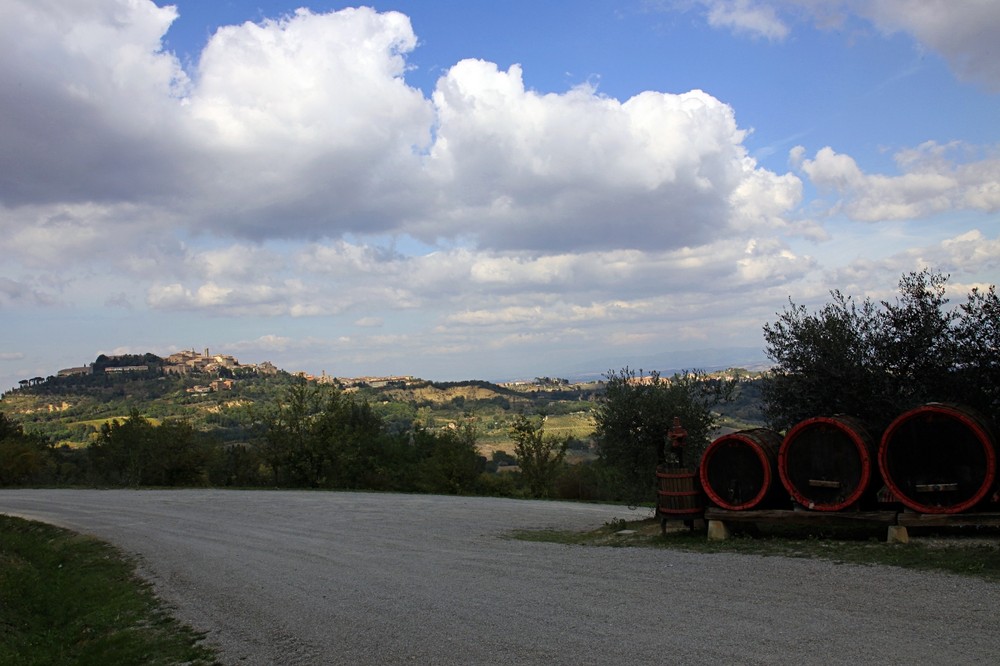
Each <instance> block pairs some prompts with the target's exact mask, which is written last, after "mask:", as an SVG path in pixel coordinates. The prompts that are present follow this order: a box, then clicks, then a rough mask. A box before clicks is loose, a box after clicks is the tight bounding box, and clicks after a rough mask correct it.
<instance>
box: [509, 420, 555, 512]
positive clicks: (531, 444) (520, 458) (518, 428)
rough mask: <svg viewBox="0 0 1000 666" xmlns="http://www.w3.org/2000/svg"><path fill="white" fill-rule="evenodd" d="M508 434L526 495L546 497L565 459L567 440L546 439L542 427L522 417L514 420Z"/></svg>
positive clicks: (540, 423) (548, 437) (540, 424)
mask: <svg viewBox="0 0 1000 666" xmlns="http://www.w3.org/2000/svg"><path fill="white" fill-rule="evenodd" d="M510 434H511V437H512V438H513V439H514V455H515V456H517V464H518V466H519V467H520V468H521V478H523V479H524V482H525V484H526V485H527V486H528V492H530V493H531V494H532V496H534V497H548V496H549V493H550V492H551V491H552V486H553V484H554V483H555V480H556V477H557V476H558V475H559V471H560V470H561V469H562V466H563V461H564V460H565V458H566V448H567V447H568V446H569V438H568V437H551V436H546V435H545V425H544V423H543V422H534V421H532V420H531V419H529V418H528V417H527V416H525V415H524V414H518V415H517V416H515V417H514V423H513V425H511V428H510Z"/></svg>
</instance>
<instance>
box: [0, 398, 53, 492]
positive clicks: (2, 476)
mask: <svg viewBox="0 0 1000 666" xmlns="http://www.w3.org/2000/svg"><path fill="white" fill-rule="evenodd" d="M52 466H53V465H52V460H51V455H50V450H49V447H48V445H47V444H46V442H45V441H43V440H42V439H41V438H39V437H35V436H32V435H27V434H25V432H24V430H23V428H22V426H21V424H20V423H18V422H17V421H13V420H11V419H8V418H7V416H6V415H5V414H4V413H3V412H0V486H12V485H19V484H25V483H33V482H38V481H40V480H42V478H43V476H44V475H45V473H46V472H48V471H49V468H50V467H52Z"/></svg>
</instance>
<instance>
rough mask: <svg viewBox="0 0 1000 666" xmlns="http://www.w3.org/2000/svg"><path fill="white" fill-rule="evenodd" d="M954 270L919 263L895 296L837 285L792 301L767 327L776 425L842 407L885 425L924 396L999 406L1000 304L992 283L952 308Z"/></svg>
mask: <svg viewBox="0 0 1000 666" xmlns="http://www.w3.org/2000/svg"><path fill="white" fill-rule="evenodd" d="M947 281H948V276H946V275H942V274H940V273H936V272H931V271H929V270H926V269H925V270H923V271H920V272H914V273H908V274H906V275H904V276H903V277H902V278H901V279H900V281H899V296H898V297H897V298H896V300H895V301H893V302H890V301H881V302H879V303H875V302H874V301H872V300H871V299H865V300H863V301H856V300H855V299H853V298H852V297H850V296H845V295H844V294H843V293H841V292H840V291H838V290H834V291H831V292H830V295H831V297H832V300H831V302H829V303H827V304H826V305H824V306H823V307H822V308H820V309H819V310H817V311H816V312H809V311H808V310H807V309H806V308H805V307H804V306H802V305H796V304H795V303H793V302H792V301H791V300H789V305H788V307H786V308H785V310H784V311H783V312H782V313H781V314H780V315H779V318H778V320H777V321H775V322H774V323H771V324H767V325H765V326H764V341H765V345H766V347H765V351H766V353H767V355H768V357H769V358H770V359H771V360H772V361H774V364H775V365H774V367H773V368H772V370H771V372H770V373H769V374H768V375H767V376H766V377H765V380H764V383H763V387H762V388H763V397H764V403H765V407H764V409H765V412H766V414H767V415H768V418H769V420H770V421H771V424H772V425H773V426H774V427H776V428H778V429H783V428H787V427H789V426H791V425H794V424H795V423H797V422H799V421H801V420H803V419H806V418H810V417H813V416H821V415H827V414H835V413H846V414H851V415H852V416H856V417H859V418H861V419H863V420H865V421H866V422H867V423H869V424H870V425H871V426H873V427H874V428H884V427H885V426H886V425H888V423H889V422H890V421H891V420H892V419H893V418H895V417H896V416H898V415H899V414H900V413H901V412H903V411H905V410H907V409H910V408H911V407H914V406H916V405H918V404H920V403H923V402H928V401H955V402H962V403H965V404H967V405H969V406H971V407H975V408H978V409H979V410H981V411H984V412H987V413H990V412H995V411H996V408H997V404H998V397H1000V362H998V360H997V351H998V347H1000V306H998V302H997V296H996V290H995V287H990V288H989V289H987V290H984V291H980V290H979V289H973V290H972V292H971V293H970V294H969V296H968V301H967V302H966V303H965V304H963V305H961V306H959V307H958V308H949V307H948V299H947V298H946V297H945V287H946V283H947Z"/></svg>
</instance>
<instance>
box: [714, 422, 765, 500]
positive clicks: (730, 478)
mask: <svg viewBox="0 0 1000 666" xmlns="http://www.w3.org/2000/svg"><path fill="white" fill-rule="evenodd" d="M780 447H781V435H779V434H778V433H776V432H774V431H773V430H769V429H767V428H753V429H750V430H740V431H737V432H734V433H730V434H728V435H723V436H722V437H719V438H717V439H716V440H715V441H714V442H712V443H711V444H709V445H708V448H707V449H705V453H704V455H702V458H701V474H700V476H701V486H702V488H703V489H704V490H705V495H707V496H708V499H709V500H711V501H712V502H713V503H714V504H716V505H717V506H719V507H720V508H722V509H728V510H730V511H744V510H749V509H763V508H767V505H769V504H772V503H773V501H774V500H775V499H776V497H777V495H778V493H776V492H775V491H776V490H778V491H780V483H778V480H777V479H778V449H779V448H780Z"/></svg>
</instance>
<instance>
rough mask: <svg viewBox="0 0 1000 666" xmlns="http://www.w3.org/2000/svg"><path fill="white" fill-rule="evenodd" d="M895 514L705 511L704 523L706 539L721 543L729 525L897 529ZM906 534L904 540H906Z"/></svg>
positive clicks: (886, 512) (876, 512) (865, 512)
mask: <svg viewBox="0 0 1000 666" xmlns="http://www.w3.org/2000/svg"><path fill="white" fill-rule="evenodd" d="M899 515H900V514H899V513H897V512H896V511H843V512H840V511H837V512H831V511H763V510H762V511H727V510H725V509H716V508H706V509H705V520H707V521H708V538H709V539H711V540H716V541H719V540H724V539H727V538H729V534H730V530H729V524H732V523H751V524H754V523H768V522H780V523H782V524H785V525H815V526H821V527H830V526H839V527H845V526H851V525H871V526H874V527H880V526H885V527H888V528H890V537H891V536H892V529H891V528H892V527H896V526H897V517H898V516H899ZM905 536H906V535H905V530H904V534H903V537H905Z"/></svg>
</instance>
